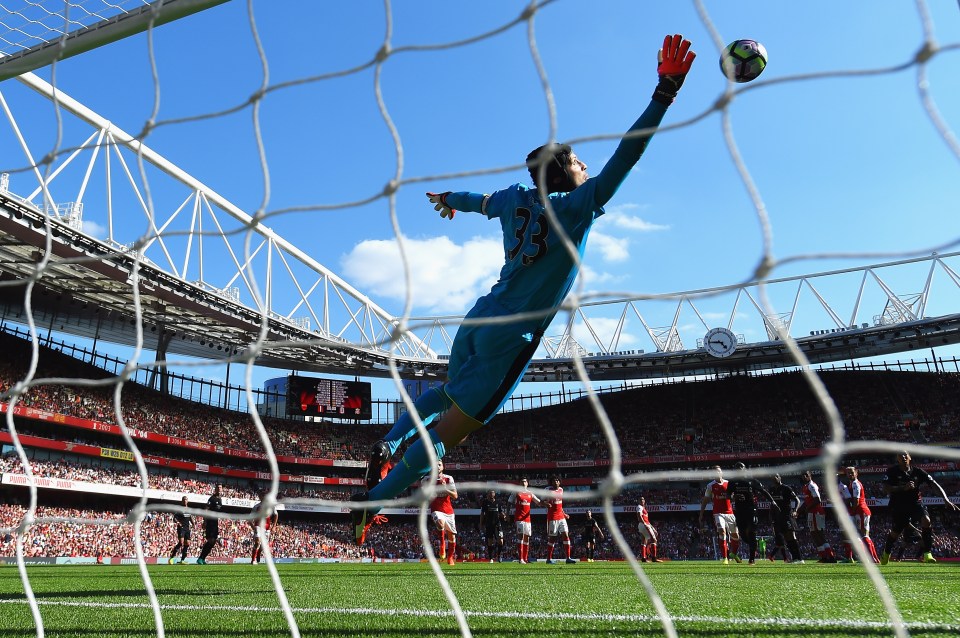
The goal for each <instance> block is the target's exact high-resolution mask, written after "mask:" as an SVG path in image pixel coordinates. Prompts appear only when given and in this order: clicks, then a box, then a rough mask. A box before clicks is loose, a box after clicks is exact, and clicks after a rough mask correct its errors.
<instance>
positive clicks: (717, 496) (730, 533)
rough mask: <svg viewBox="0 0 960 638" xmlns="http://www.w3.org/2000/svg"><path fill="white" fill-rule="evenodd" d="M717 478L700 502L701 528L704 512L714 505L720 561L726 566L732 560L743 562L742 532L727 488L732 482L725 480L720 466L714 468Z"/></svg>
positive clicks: (714, 521) (709, 485) (709, 484)
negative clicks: (741, 555) (739, 552)
mask: <svg viewBox="0 0 960 638" xmlns="http://www.w3.org/2000/svg"><path fill="white" fill-rule="evenodd" d="M713 469H714V471H715V472H716V473H717V478H715V479H713V480H712V481H710V482H709V483H707V489H706V490H705V491H704V493H703V500H701V501H700V526H701V527H703V512H704V510H705V509H706V507H707V503H710V502H712V503H713V524H714V526H715V527H716V529H717V543H718V544H719V545H720V560H721V561H722V562H723V564H724V565H728V564H729V563H730V558H731V557H733V560H735V561H737V562H738V563H741V562H743V559H741V558H740V555H739V554H738V553H737V552H738V551H739V550H740V530H739V529H737V519H736V518H735V517H734V516H733V504H732V503H731V502H730V495H729V494H727V487H728V486H729V484H730V482H729V481H727V480H725V479H724V478H723V470H721V469H720V466H719V465H717V466H714V468H713Z"/></svg>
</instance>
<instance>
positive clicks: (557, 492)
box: [544, 476, 577, 565]
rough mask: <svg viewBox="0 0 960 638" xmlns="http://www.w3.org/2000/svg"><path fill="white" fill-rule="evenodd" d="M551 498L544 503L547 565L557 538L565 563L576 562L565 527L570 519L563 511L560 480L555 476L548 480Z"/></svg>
mask: <svg viewBox="0 0 960 638" xmlns="http://www.w3.org/2000/svg"><path fill="white" fill-rule="evenodd" d="M548 489H549V491H550V492H552V494H551V496H550V497H549V498H547V499H546V500H545V501H544V503H546V505H547V564H548V565H552V564H553V548H554V546H555V545H556V544H557V537H558V536H559V537H560V538H561V540H562V541H563V551H564V553H565V554H566V555H567V563H575V562H577V561H576V560H574V559H573V557H571V555H570V554H571V550H572V548H571V547H570V528H569V527H568V525H567V519H568V518H570V517H569V516H568V515H567V514H565V513H564V511H563V488H562V487H560V479H559V478H557V477H556V476H554V477H552V478H551V479H550V487H549V488H548Z"/></svg>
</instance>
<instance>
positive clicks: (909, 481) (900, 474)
mask: <svg viewBox="0 0 960 638" xmlns="http://www.w3.org/2000/svg"><path fill="white" fill-rule="evenodd" d="M910 461H911V457H910V453H909V452H906V451H904V452H901V453H900V454H898V455H897V464H896V465H894V466H892V467H891V468H890V469H888V470H887V476H886V478H885V479H884V481H883V489H884V491H885V492H886V493H887V494H888V495H889V496H890V504H889V507H890V516H891V518H893V525H892V526H891V528H890V533H889V534H887V542H886V543H884V545H883V556H881V557H880V564H882V565H886V564H887V563H888V562H890V550H891V549H892V548H893V544H894V543H896V542H897V539H898V538H899V537H900V534H902V533H903V530H904V529H905V528H906V527H907V525H909V524H910V521H911V520H912V521H919V522H920V552H921V558H920V560H921V562H924V563H935V562H937V559H936V558H934V557H933V553H932V551H931V550H932V549H933V526H932V525H931V523H930V514H928V513H927V508H926V506H925V505H924V504H923V500H922V498H921V496H920V488H921V487H922V486H923V485H932V486H933V487H935V488H937V490H938V491H939V492H940V495H941V496H942V497H943V502H944V504H945V505H946V506H947V507H949V508H950V509H952V510H953V511H957V510H960V507H957V506H956V505H955V504H954V503H953V502H951V501H950V499H949V497H947V492H946V490H944V489H943V487H941V485H940V484H939V483H937V482H936V481H935V480H934V479H933V477H932V476H930V475H929V474H927V473H926V472H925V471H924V470H921V469H920V468H919V467H914V466H913V465H911V464H910Z"/></svg>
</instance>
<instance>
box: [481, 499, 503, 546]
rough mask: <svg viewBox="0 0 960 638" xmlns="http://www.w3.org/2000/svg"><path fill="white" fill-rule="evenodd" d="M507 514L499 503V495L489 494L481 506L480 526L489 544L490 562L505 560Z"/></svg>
mask: <svg viewBox="0 0 960 638" xmlns="http://www.w3.org/2000/svg"><path fill="white" fill-rule="evenodd" d="M505 518H506V512H504V510H503V508H501V507H500V503H498V502H497V493H496V492H494V491H493V490H490V491H489V492H487V497H486V498H485V499H483V503H481V505H480V526H481V527H482V528H483V538H484V539H485V540H486V544H487V558H488V559H489V560H490V562H491V563H492V562H494V561H496V562H500V561H501V560H503V521H504V519H505Z"/></svg>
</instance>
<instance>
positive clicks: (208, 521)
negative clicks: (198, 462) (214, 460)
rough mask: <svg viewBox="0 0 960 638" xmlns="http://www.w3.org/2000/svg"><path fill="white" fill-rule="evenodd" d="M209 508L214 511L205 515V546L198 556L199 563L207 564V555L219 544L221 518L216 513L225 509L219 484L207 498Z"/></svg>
mask: <svg viewBox="0 0 960 638" xmlns="http://www.w3.org/2000/svg"><path fill="white" fill-rule="evenodd" d="M207 509H208V510H209V511H210V512H212V514H211V515H210V516H204V517H203V533H204V537H205V542H204V543H203V547H202V548H200V556H199V557H198V558H197V564H198V565H206V564H207V556H209V555H210V552H211V551H213V548H214V546H215V545H216V544H217V539H218V538H220V519H219V518H217V516H216V513H217V512H219V511H220V510H222V509H223V501H222V500H221V499H220V486H219V485H215V486H214V487H213V494H212V495H210V498H209V499H207Z"/></svg>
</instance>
